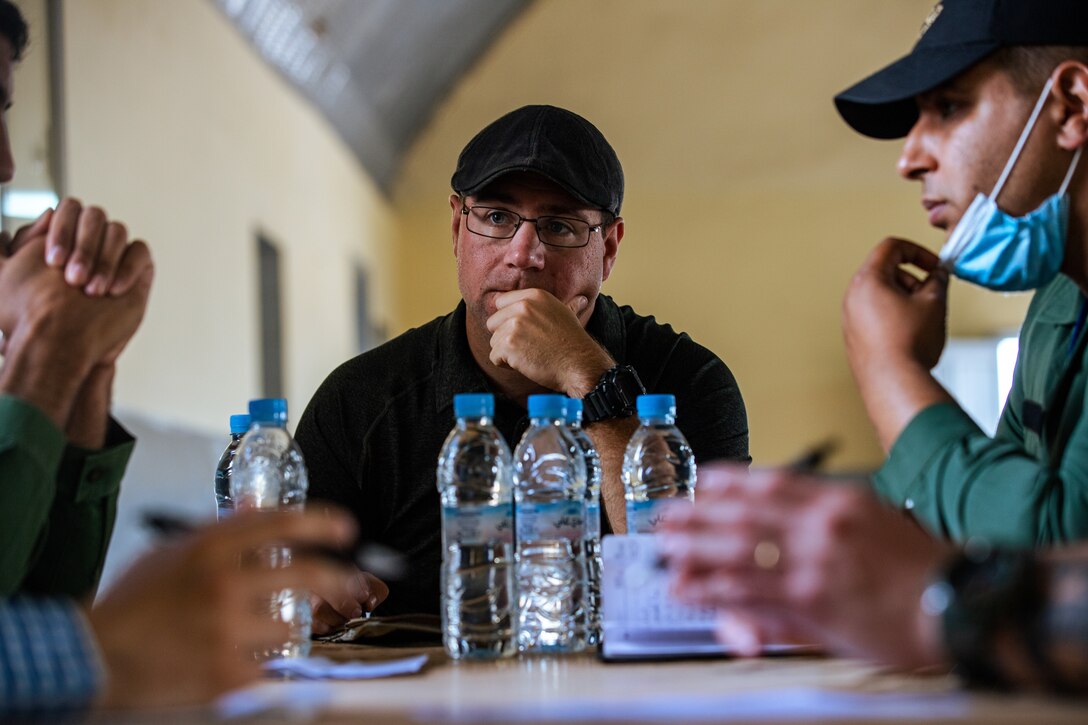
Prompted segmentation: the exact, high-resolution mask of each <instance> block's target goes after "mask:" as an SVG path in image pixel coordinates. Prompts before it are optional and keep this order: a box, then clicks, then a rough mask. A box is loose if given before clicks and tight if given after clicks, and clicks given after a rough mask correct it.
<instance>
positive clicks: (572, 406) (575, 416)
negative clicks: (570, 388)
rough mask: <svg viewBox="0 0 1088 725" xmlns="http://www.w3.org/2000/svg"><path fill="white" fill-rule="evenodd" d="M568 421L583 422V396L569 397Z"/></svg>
mask: <svg viewBox="0 0 1088 725" xmlns="http://www.w3.org/2000/svg"><path fill="white" fill-rule="evenodd" d="M567 422H568V423H581V422H582V399H581V398H567Z"/></svg>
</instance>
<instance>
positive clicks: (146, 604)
mask: <svg viewBox="0 0 1088 725" xmlns="http://www.w3.org/2000/svg"><path fill="white" fill-rule="evenodd" d="M355 532H356V529H355V524H354V521H353V520H352V519H351V518H350V517H348V516H346V515H344V514H343V513H335V514H333V515H331V516H330V515H327V514H326V513H324V512H322V513H303V514H300V513H267V512H261V513H257V512H239V513H237V514H236V515H235V516H233V517H231V518H230V519H228V520H227V521H224V522H221V523H219V524H213V525H210V526H208V527H206V528H204V529H202V530H200V531H198V532H197V533H195V534H193V535H191V536H188V537H186V538H185V540H183V541H179V542H177V543H175V544H173V545H170V546H167V547H165V548H163V549H161V550H158V551H156V552H154V553H152V554H149V555H148V556H145V557H143V558H142V559H140V560H139V561H137V562H136V564H135V565H134V566H133V567H132V568H131V569H130V570H129V571H128V572H127V573H126V574H125V575H124V576H122V578H121V579H120V580H119V581H118V582H117V583H116V584H115V585H114V586H113V587H112V588H111V589H110V591H108V592H107V593H106V594H105V595H104V596H102V597H100V599H99V602H98V604H97V605H96V606H95V607H94V609H93V610H91V612H90V614H89V618H90V622H91V627H92V629H93V630H94V633H95V636H96V637H97V639H98V643H99V647H100V649H101V652H102V656H103V658H104V660H105V663H106V667H107V670H108V690H107V692H106V694H105V696H104V698H103V701H102V703H101V704H102V705H103V706H104V707H107V708H137V707H139V708H150V707H167V706H178V705H195V704H202V703H206V702H209V701H210V700H212V699H213V698H215V697H216V696H218V695H220V694H222V693H224V692H227V691H228V690H232V689H235V688H238V687H241V686H242V685H245V684H247V683H249V682H252V681H253V680H255V679H256V678H257V677H258V676H259V675H260V664H259V663H258V662H256V661H255V660H254V658H253V656H252V652H253V651H255V650H260V649H267V648H269V647H272V646H274V645H276V644H279V643H282V642H284V641H286V640H287V638H288V626H287V624H286V623H284V622H281V621H274V620H272V619H271V618H269V617H267V616H262V609H263V610H264V611H265V612H267V608H268V599H269V596H270V595H271V594H272V593H273V592H276V591H279V590H281V589H285V588H297V589H307V590H314V591H321V590H327V589H329V588H332V587H335V586H336V585H337V583H338V582H339V581H341V580H342V579H343V577H344V576H345V574H346V572H345V571H344V569H343V567H342V566H341V565H338V564H334V563H330V562H328V561H326V560H317V559H314V558H311V557H303V556H299V555H297V554H296V555H295V556H294V557H293V559H292V563H291V565H290V566H288V567H285V568H277V569H273V568H269V567H268V566H266V565H262V564H261V563H259V562H260V561H261V557H258V556H254V555H253V554H255V553H256V552H257V551H258V550H259V549H261V548H263V547H267V546H269V545H273V544H275V545H287V546H298V545H302V544H308V545H314V546H327V547H336V548H342V547H344V546H347V545H350V544H351V542H352V541H353V540H354V537H355ZM239 562H244V564H242V565H240V564H239Z"/></svg>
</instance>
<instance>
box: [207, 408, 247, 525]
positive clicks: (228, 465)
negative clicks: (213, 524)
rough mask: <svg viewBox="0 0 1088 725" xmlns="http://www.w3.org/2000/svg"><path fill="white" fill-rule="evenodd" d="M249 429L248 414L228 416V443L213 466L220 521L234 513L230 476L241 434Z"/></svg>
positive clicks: (216, 512)
mask: <svg viewBox="0 0 1088 725" xmlns="http://www.w3.org/2000/svg"><path fill="white" fill-rule="evenodd" d="M247 430H249V416H248V415H246V414H245V413H243V414H241V415H232V416H231V417H230V443H228V444H227V449H226V450H225V451H223V455H222V456H220V458H219V465H218V466H216V467H215V517H216V518H217V519H218V520H220V521H222V520H223V519H225V518H227V517H228V516H230V515H231V514H232V513H234V499H232V498H231V497H230V476H231V472H232V471H233V470H234V455H235V453H236V452H237V450H238V446H239V445H241V444H242V436H244V435H245V434H246V431H247Z"/></svg>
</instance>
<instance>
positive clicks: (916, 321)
mask: <svg viewBox="0 0 1088 725" xmlns="http://www.w3.org/2000/svg"><path fill="white" fill-rule="evenodd" d="M907 266H913V267H915V268H917V269H919V270H921V271H922V273H923V274H925V275H926V277H925V279H919V278H917V277H915V276H914V275H913V274H911V273H910V272H909V271H907V269H906V268H905V267H907ZM947 293H948V274H947V273H946V272H945V271H944V269H942V268H941V267H940V266H939V260H938V258H937V255H935V254H933V253H932V252H930V251H929V250H927V249H925V248H924V247H920V246H918V245H917V244H914V243H912V242H908V241H904V240H902V239H892V238H889V239H885V240H884V241H883V242H881V243H880V244H879V245H878V246H877V248H876V249H874V250H873V252H872V253H871V254H870V255H869V257H868V258H867V259H866V260H865V263H864V264H863V265H862V267H861V269H860V270H858V272H857V274H855V275H854V278H853V279H852V280H851V281H850V286H849V288H848V289H847V291H846V297H845V299H844V300H843V311H842V325H843V337H844V339H845V342H846V355H847V359H848V360H849V362H850V369H851V370H852V371H853V373H854V378H855V380H856V381H857V383H858V389H859V390H860V392H861V396H862V398H863V399H864V401H865V406H866V410H867V411H868V413H869V417H870V419H871V420H872V422H873V425H874V427H875V428H876V431H877V435H878V437H879V438H880V441H881V444H882V445H883V446H884V449H885V450H888V449H890V448H891V445H892V444H893V443H894V442H895V439H896V438H898V437H899V434H900V433H901V432H902V430H903V428H905V427H906V425H907V424H908V423H909V422H910V421H911V419H912V418H914V416H915V415H917V414H918V413H919V412H921V411H922V409H923V408H926V407H928V406H930V405H932V404H933V403H937V402H943V401H947V400H950V397H949V396H948V393H947V392H945V391H944V389H943V388H941V386H940V385H939V384H938V383H937V382H936V381H935V380H934V379H933V377H932V376H931V375H930V372H929V371H930V370H932V369H933V367H934V366H935V365H936V364H937V361H938V360H940V357H941V352H942V351H943V350H944V344H945V339H946V337H947V333H946V318H947V315H948V302H947Z"/></svg>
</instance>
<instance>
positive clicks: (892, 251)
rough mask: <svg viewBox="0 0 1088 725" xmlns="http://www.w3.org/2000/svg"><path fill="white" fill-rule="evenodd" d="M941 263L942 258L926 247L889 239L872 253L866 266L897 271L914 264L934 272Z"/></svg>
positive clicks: (902, 240)
mask: <svg viewBox="0 0 1088 725" xmlns="http://www.w3.org/2000/svg"><path fill="white" fill-rule="evenodd" d="M940 263H941V260H940V257H938V256H937V255H936V254H934V253H933V252H931V251H930V250H928V249H926V248H925V247H923V246H921V245H918V244H915V243H914V242H911V241H908V240H906V239H898V238H896V237H888V238H886V239H884V240H883V241H882V242H881V243H880V244H878V245H877V246H876V248H875V249H874V250H873V251H872V253H870V255H869V259H868V260H867V262H866V266H868V267H878V268H881V269H895V268H896V267H898V266H900V265H903V264H913V265H914V266H915V267H917V268H918V269H921V270H923V271H925V272H932V271H933V270H935V269H937V268H938V267H940Z"/></svg>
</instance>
